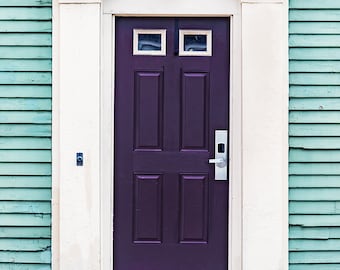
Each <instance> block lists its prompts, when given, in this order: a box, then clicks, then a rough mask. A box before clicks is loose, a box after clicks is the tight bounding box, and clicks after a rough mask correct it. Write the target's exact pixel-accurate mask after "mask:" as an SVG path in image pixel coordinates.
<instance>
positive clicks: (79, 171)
mask: <svg viewBox="0 0 340 270" xmlns="http://www.w3.org/2000/svg"><path fill="white" fill-rule="evenodd" d="M155 3H156V4H155ZM287 12H288V8H287V2H286V1H284V0H282V1H280V0H277V1H274V0H262V1H256V0H249V1H240V0H229V1H227V0H211V1H203V0H199V1H197V0H185V1H183V0H174V1H158V2H155V1H152V0H141V1H134V0H104V1H100V0H59V1H58V0H54V1H53V21H54V23H53V138H52V140H53V164H52V165H53V191H52V193H53V195H52V196H53V198H52V238H53V239H52V245H53V246H52V254H53V255H52V256H53V257H52V261H53V270H59V269H61V270H64V269H65V270H68V269H86V270H87V269H88V270H96V269H102V270H108V269H112V260H113V258H112V256H113V251H112V241H113V239H112V238H113V236H112V227H113V221H112V214H113V203H112V202H113V182H112V179H113V173H112V172H113V168H112V164H113V156H114V155H113V153H114V145H113V144H112V142H113V137H112V136H113V134H114V133H113V112H114V110H113V109H114V101H113V89H114V44H115V41H114V22H115V16H211V17H214V16H221V17H227V16H230V17H231V22H232V26H231V69H230V70H231V87H230V89H231V104H230V113H231V118H230V132H231V133H230V146H231V149H230V214H229V220H230V224H229V254H228V256H229V270H231V269H232V270H241V269H242V270H250V269H261V270H273V269H278V270H284V269H287V268H288V259H287V256H288V247H287V246H288V228H287V227H288V219H287V216H288V208H287V204H288V196H287V190H288V180H287V179H288V169H287V164H288V155H287V152H288V64H287V62H288V56H287V48H288V45H287V44H288V42H287V33H288V30H287V27H288V26H287V25H288V23H287V22H288V19H287ZM76 152H84V166H83V167H77V166H75V154H76ZM226 256H227V254H226Z"/></svg>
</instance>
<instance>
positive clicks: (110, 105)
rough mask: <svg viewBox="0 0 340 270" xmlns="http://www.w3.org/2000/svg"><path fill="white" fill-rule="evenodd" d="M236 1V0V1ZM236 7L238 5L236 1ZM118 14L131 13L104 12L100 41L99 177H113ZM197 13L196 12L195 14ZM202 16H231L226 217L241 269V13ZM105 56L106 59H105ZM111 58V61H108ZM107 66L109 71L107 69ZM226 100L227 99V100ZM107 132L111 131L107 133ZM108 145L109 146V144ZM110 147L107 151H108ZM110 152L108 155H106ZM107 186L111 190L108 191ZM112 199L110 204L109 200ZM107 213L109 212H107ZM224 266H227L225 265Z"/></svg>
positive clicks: (105, 231) (231, 264)
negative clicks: (227, 206) (101, 74)
mask: <svg viewBox="0 0 340 270" xmlns="http://www.w3.org/2000/svg"><path fill="white" fill-rule="evenodd" d="M235 2H236V1H235ZM235 6H236V7H237V6H238V5H235ZM117 16H124V17H131V14H129V13H126V12H123V13H117V12H116V13H115V14H112V13H108V14H104V15H103V21H102V25H103V42H102V43H103V44H102V46H103V47H102V48H103V50H102V59H103V62H102V65H103V67H102V70H103V71H104V73H103V77H102V83H103V87H102V97H101V108H102V111H101V119H102V122H101V126H102V131H103V132H102V137H101V140H102V144H101V146H102V148H101V152H102V163H101V165H102V169H101V171H102V173H103V175H102V179H114V173H113V171H114V168H113V166H111V164H114V145H113V136H114V81H115V75H114V68H115V60H114V59H115V50H114V48H115V33H114V32H115V18H116V17H117ZM133 16H138V17H165V16H164V14H158V13H139V14H133ZM188 16H189V17H195V14H190V15H188V14H181V13H177V14H167V15H166V17H188ZM196 16H197V15H196ZM200 16H204V17H221V18H227V17H229V18H230V52H229V53H230V78H229V89H230V92H229V98H230V104H229V106H230V107H229V108H230V109H229V110H230V116H229V145H230V149H229V151H230V152H229V158H230V161H229V178H228V179H229V217H228V228H229V231H228V254H226V256H228V269H240V265H241V262H240V258H241V253H242V245H241V228H242V221H241V183H242V181H241V170H240V168H241V152H240V151H239V149H241V120H242V119H241V80H240V78H241V74H240V73H241V42H240V41H241V35H240V34H241V29H240V25H241V23H240V19H241V18H240V13H239V10H238V9H237V8H235V7H233V9H232V10H230V11H229V12H225V13H219V14H216V13H213V14H212V13H206V14H200ZM105 60H106V61H105ZM109 60H110V61H109ZM109 70H110V71H111V72H109ZM226 102H227V101H226ZM109 134H110V135H109ZM108 146H109V147H108ZM108 149H110V153H109V152H108ZM108 156H110V159H108V158H107V157H108ZM113 186H114V184H113V183H112V182H109V181H103V182H102V188H101V197H102V211H104V212H102V222H101V224H102V239H103V240H104V242H103V245H104V247H105V248H104V249H103V250H102V252H104V253H105V254H103V255H104V257H105V258H108V257H110V254H113V249H112V247H111V246H110V245H111V243H112V241H113V235H112V233H111V228H112V227H111V226H113V224H112V222H111V221H110V220H109V219H108V217H110V216H112V215H113V209H114V205H113V202H114V199H113V198H114V188H113ZM108 190H111V191H112V193H111V194H109V192H108ZM110 201H111V204H109V202H110ZM109 214H110V215H109ZM228 228H226V230H227V229H228ZM111 257H112V258H111V259H110V262H108V261H107V264H106V265H105V267H104V268H103V269H107V268H106V267H111V268H110V269H112V265H113V259H114V258H113V255H111ZM226 270H227V269H226Z"/></svg>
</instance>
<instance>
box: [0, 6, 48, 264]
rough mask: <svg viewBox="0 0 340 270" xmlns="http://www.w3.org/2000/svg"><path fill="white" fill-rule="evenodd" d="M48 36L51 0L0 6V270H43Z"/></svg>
mask: <svg viewBox="0 0 340 270" xmlns="http://www.w3.org/2000/svg"><path fill="white" fill-rule="evenodd" d="M51 29H52V27H51V0H0V269H11V270H24V269H25V270H38V269H39V270H45V269H50V261H51V251H50V250H51V248H50V247H51V239H50V237H51V227H50V225H51V202H50V200H51Z"/></svg>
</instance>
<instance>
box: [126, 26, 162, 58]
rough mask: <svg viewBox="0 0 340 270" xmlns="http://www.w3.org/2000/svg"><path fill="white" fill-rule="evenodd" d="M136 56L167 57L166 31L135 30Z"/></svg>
mask: <svg viewBox="0 0 340 270" xmlns="http://www.w3.org/2000/svg"><path fill="white" fill-rule="evenodd" d="M133 54H134V55H166V30H165V29H133Z"/></svg>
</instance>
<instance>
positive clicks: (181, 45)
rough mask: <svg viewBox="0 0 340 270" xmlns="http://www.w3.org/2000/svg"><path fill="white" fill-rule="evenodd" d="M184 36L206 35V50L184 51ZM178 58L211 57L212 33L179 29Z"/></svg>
mask: <svg viewBox="0 0 340 270" xmlns="http://www.w3.org/2000/svg"><path fill="white" fill-rule="evenodd" d="M185 35H206V37H207V50H206V51H185V50H184V36H185ZM178 55H179V56H212V31H211V30H191V29H190V30H189V29H179V53H178Z"/></svg>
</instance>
